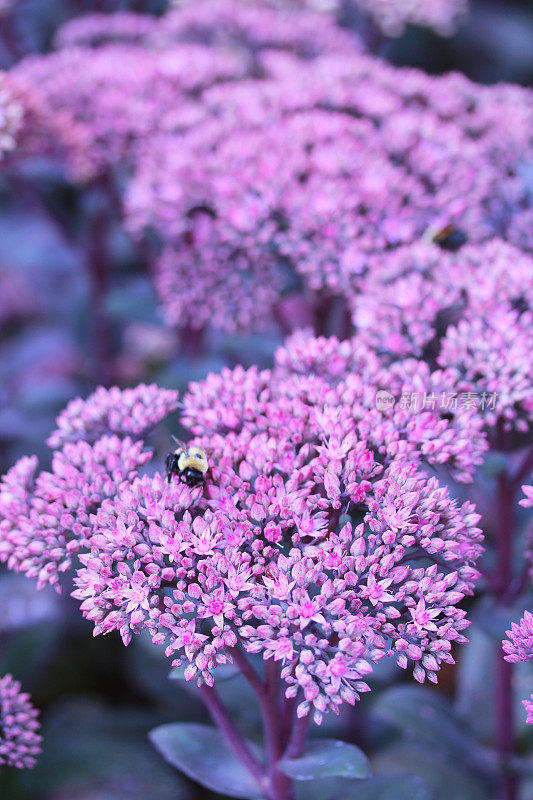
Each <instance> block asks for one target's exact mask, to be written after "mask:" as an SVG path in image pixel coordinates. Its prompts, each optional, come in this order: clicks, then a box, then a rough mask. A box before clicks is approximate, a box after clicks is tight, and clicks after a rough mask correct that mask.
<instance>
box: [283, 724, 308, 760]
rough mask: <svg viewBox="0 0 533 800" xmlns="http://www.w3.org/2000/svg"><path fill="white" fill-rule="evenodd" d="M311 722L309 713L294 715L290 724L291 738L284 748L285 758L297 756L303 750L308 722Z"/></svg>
mask: <svg viewBox="0 0 533 800" xmlns="http://www.w3.org/2000/svg"><path fill="white" fill-rule="evenodd" d="M310 722H311V715H310V714H308V715H307V716H306V717H295V719H294V724H293V726H292V731H291V738H290V739H289V743H288V745H287V749H286V750H285V753H284V756H285V758H298V756H301V755H302V753H303V751H304V750H305V746H306V744H307V737H308V735H309V724H310Z"/></svg>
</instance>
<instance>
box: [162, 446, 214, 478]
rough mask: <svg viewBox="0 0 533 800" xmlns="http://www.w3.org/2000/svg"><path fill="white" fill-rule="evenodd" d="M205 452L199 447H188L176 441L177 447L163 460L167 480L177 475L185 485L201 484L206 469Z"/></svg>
mask: <svg viewBox="0 0 533 800" xmlns="http://www.w3.org/2000/svg"><path fill="white" fill-rule="evenodd" d="M208 466H209V464H208V462H207V453H206V452H205V450H202V449H201V448H200V447H189V448H187V446H186V445H185V444H182V443H181V442H178V447H176V449H175V450H174V452H173V453H169V454H168V456H167V459H166V461H165V468H166V473H167V480H168V482H169V483H170V480H171V478H172V476H173V475H177V476H178V477H179V479H180V480H182V481H185V483H186V484H187V486H190V487H191V488H192V487H193V486H203V484H204V481H205V474H206V472H207V469H208Z"/></svg>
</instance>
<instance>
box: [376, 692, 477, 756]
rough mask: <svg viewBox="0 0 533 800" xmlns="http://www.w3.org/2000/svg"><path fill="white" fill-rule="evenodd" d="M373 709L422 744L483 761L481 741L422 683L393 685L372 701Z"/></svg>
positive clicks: (446, 703)
mask: <svg viewBox="0 0 533 800" xmlns="http://www.w3.org/2000/svg"><path fill="white" fill-rule="evenodd" d="M374 713H375V714H376V715H377V716H378V717H379V718H381V719H383V720H385V721H386V722H389V723H390V724H391V725H394V726H395V727H397V728H399V729H400V730H401V731H402V732H403V733H404V734H406V735H407V736H408V737H410V738H412V739H415V740H416V741H417V742H419V743H420V744H422V745H424V747H427V748H431V749H435V751H437V752H438V751H440V752H444V753H446V754H447V755H453V756H454V757H455V758H458V759H460V760H462V761H463V762H465V763H468V765H469V766H473V765H475V764H478V763H481V762H482V763H483V768H484V767H485V763H484V754H483V752H482V748H481V747H480V745H479V744H478V743H477V742H476V741H475V740H474V738H473V737H472V736H470V735H469V734H468V732H466V729H465V726H464V724H463V723H462V722H461V721H460V720H459V719H458V718H457V717H456V716H454V712H453V709H452V707H451V705H450V704H449V703H448V701H447V700H446V699H445V698H444V697H441V696H439V695H438V694H436V693H435V692H433V691H431V690H430V689H426V688H422V687H421V686H396V687H394V688H392V689H389V690H388V691H386V692H383V694H382V695H381V696H380V697H379V698H378V699H377V701H376V702H375V703H374Z"/></svg>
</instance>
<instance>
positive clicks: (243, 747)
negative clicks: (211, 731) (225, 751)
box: [200, 684, 265, 787]
mask: <svg viewBox="0 0 533 800" xmlns="http://www.w3.org/2000/svg"><path fill="white" fill-rule="evenodd" d="M200 694H201V695H202V699H203V701H204V703H205V705H206V706H207V709H208V711H209V713H210V714H211V717H212V719H213V722H214V723H215V724H216V725H217V727H218V728H219V730H220V731H221V732H222V733H223V734H224V737H225V739H226V741H227V743H228V745H229V746H230V747H231V749H232V750H233V752H234V753H235V755H236V756H237V758H238V759H239V760H240V761H241V762H242V763H243V764H244V766H245V767H246V768H247V769H248V770H249V772H250V773H251V774H252V775H253V776H254V778H255V779H256V781H257V783H258V784H259V786H263V787H264V785H265V771H264V769H263V766H262V765H261V763H260V762H259V761H258V759H257V758H256V756H255V755H254V754H253V753H252V751H251V750H250V748H249V747H248V744H247V743H246V741H245V740H244V739H243V737H242V736H241V734H240V732H239V730H238V729H237V727H236V726H235V723H234V722H233V720H232V719H231V717H230V716H229V714H228V712H227V710H226V708H225V707H224V704H223V703H222V701H221V700H220V697H219V696H218V694H217V692H216V691H215V689H212V688H211V687H209V686H207V685H206V684H203V685H202V686H201V687H200Z"/></svg>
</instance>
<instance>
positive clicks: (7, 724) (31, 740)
mask: <svg viewBox="0 0 533 800" xmlns="http://www.w3.org/2000/svg"><path fill="white" fill-rule="evenodd" d="M38 714H39V712H38V711H37V710H36V709H35V708H34V707H33V706H32V704H31V702H30V697H29V695H28V694H26V693H25V692H21V691H20V683H19V682H18V681H15V680H13V678H12V676H11V675H5V676H4V677H3V678H0V764H6V765H8V766H10V767H18V769H23V768H27V767H33V766H34V764H35V757H36V756H38V755H39V753H40V752H41V746H40V745H41V736H40V735H39V734H38V730H39V728H40V725H39V722H38V721H37V717H38Z"/></svg>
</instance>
